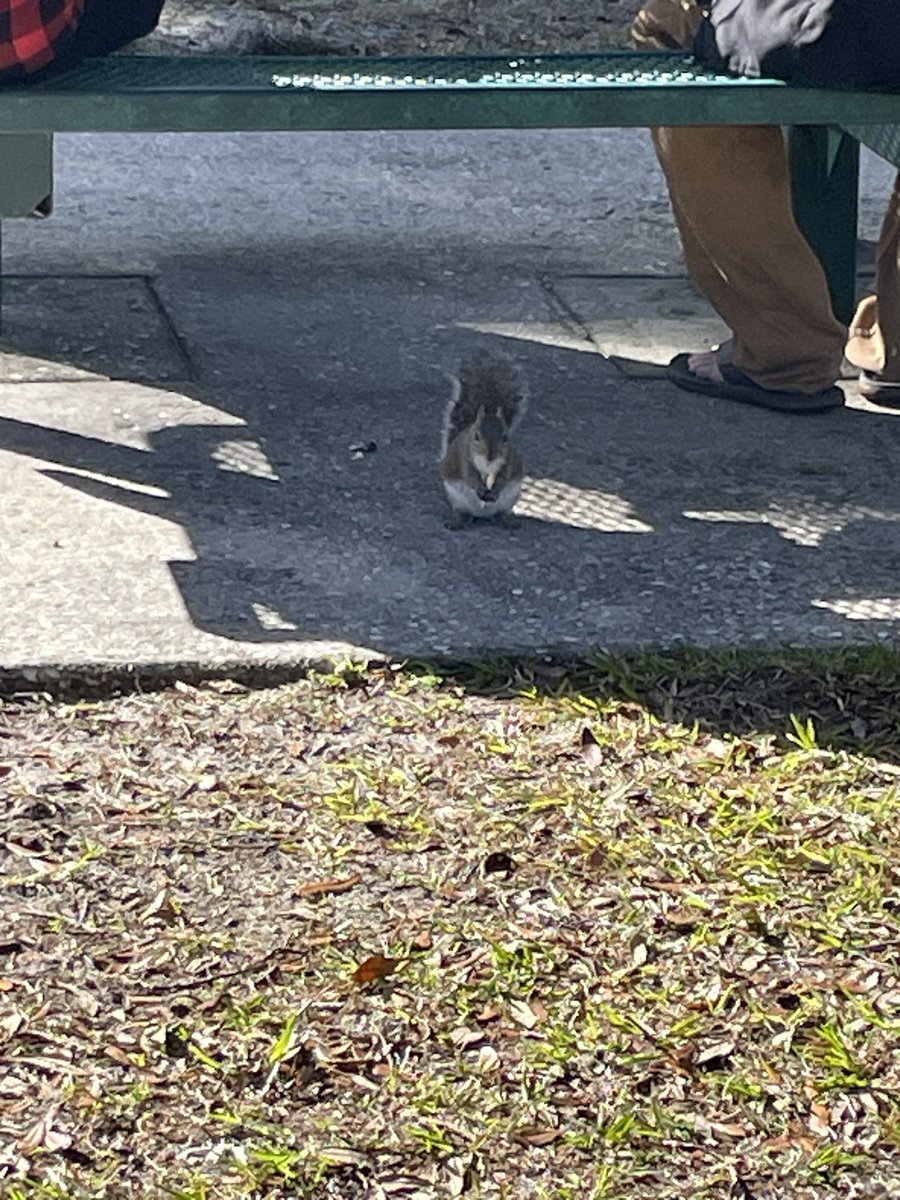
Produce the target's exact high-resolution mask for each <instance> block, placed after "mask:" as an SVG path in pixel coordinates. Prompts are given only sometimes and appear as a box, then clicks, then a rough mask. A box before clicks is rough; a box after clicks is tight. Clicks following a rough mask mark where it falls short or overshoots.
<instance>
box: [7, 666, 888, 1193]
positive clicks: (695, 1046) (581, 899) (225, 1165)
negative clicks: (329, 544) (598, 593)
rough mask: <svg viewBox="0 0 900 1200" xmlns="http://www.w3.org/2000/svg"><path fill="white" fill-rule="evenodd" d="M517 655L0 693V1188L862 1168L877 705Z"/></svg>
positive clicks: (883, 823) (881, 909)
mask: <svg viewBox="0 0 900 1200" xmlns="http://www.w3.org/2000/svg"><path fill="white" fill-rule="evenodd" d="M668 669H670V668H667V670H668ZM654 670H656V672H657V673H659V672H660V667H659V666H658V665H657V666H655V667H654ZM538 674H539V673H534V674H529V673H528V671H527V670H525V669H524V668H523V669H519V668H517V669H516V670H515V671H513V672H511V673H504V672H503V671H500V670H499V669H496V670H495V674H494V676H491V674H490V672H489V671H488V670H487V668H484V669H483V670H482V671H481V674H480V675H478V677H477V679H476V680H475V681H474V682H473V678H472V676H471V675H470V676H468V677H465V678H462V679H461V678H459V677H456V678H453V677H448V678H441V677H440V676H439V675H438V674H436V673H432V674H427V673H425V672H422V671H418V672H412V671H403V670H399V669H394V668H390V667H387V666H384V665H381V666H378V667H374V668H370V669H368V670H367V669H366V668H365V667H360V666H356V667H354V668H353V669H352V672H350V671H348V672H347V673H342V672H336V673H334V674H331V675H311V676H310V677H309V678H308V679H306V680H303V681H301V682H299V683H294V684H290V685H285V686H282V687H278V688H272V689H268V690H258V691H253V690H249V689H245V688H242V687H239V686H237V685H235V686H234V687H233V688H223V687H222V686H221V684H219V685H218V686H215V687H213V686H209V687H203V686H199V687H194V686H188V685H182V686H181V687H180V688H172V689H170V690H169V691H164V692H160V693H156V694H144V695H131V696H125V697H120V698H117V699H110V700H97V701H77V702H72V703H62V702H52V701H48V700H46V699H39V698H27V697H14V698H12V699H10V700H8V701H6V702H4V703H2V705H0V733H2V741H0V745H2V748H3V764H2V765H3V767H4V768H8V769H6V770H4V772H3V779H2V784H0V786H2V788H3V807H4V813H5V816H6V820H5V823H4V827H3V831H2V840H0V852H2V875H0V887H2V912H3V926H2V930H0V968H2V974H0V1195H3V1196H4V1197H9V1198H10V1200H32V1198H34V1200H37V1197H47V1196H50V1197H59V1198H61V1200H62V1198H64V1200H82V1198H88V1197H90V1198H91V1200H95V1198H96V1200H117V1198H118V1197H123V1196H147V1197H151V1196H152V1197H156V1196H161V1197H162V1196H169V1197H171V1196H176V1197H181V1198H183V1200H201V1198H205V1197H213V1196H214V1197H216V1198H217V1200H218V1198H222V1200H238V1198H242V1200H250V1198H251V1197H252V1198H256V1197H267V1198H268V1197H289V1196H300V1195H302V1196H316V1197H318V1196H322V1197H328V1196H336V1197H369V1196H372V1197H375V1196H390V1195H394V1196H409V1195H414V1194H416V1195H418V1194H421V1195H425V1196H443V1195H451V1196H453V1195H472V1196H485V1197H498V1198H499V1197H515V1198H519V1197H521V1198H523V1200H525V1198H531V1197H535V1198H542V1197H546V1198H548V1200H549V1198H551V1197H552V1198H555V1200H569V1198H579V1200H580V1198H582V1197H584V1198H587V1197H591V1198H593V1197H597V1198H599V1197H616V1198H622V1200H632V1198H634V1200H638V1198H640V1200H657V1198H659V1200H663V1198H666V1200H669V1198H671V1200H675V1198H676V1197H682V1196H689V1195H690V1196H692V1197H708V1198H709V1200H713V1198H714V1197H715V1198H716V1200H718V1198H719V1197H726V1196H744V1197H748V1196H749V1197H753V1198H755V1200H764V1198H768V1197H772V1198H774V1197H779V1200H780V1198H782V1197H783V1198H785V1200H794V1198H797V1200H811V1198H816V1200H820V1198H821V1200H825V1198H827V1197H832V1196H834V1197H855V1196H859V1197H866V1200H878V1198H879V1197H896V1196H897V1195H898V1188H897V1183H896V1181H897V1180H898V1179H900V1101H898V1097H900V1050H898V1042H900V1037H898V1035H900V920H898V916H900V850H898V838H897V836H896V830H897V828H898V827H900V799H898V772H897V769H896V767H895V765H894V762H892V761H889V760H890V759H891V758H896V754H895V750H896V746H897V740H896V739H895V738H893V735H888V734H886V733H885V720H886V719H887V718H885V717H884V716H879V715H878V712H884V713H887V712H889V711H890V705H888V704H887V703H886V706H885V708H884V709H883V710H878V712H876V711H875V710H876V709H877V708H878V706H877V705H876V706H875V708H874V709H873V706H872V703H871V701H872V695H871V692H869V693H868V694H867V710H866V711H867V713H868V714H869V715H868V718H867V729H868V730H869V732H870V734H871V731H872V730H873V729H880V730H881V732H880V734H879V736H880V737H881V741H880V743H879V747H880V750H881V753H880V754H879V753H878V752H877V749H878V747H876V746H875V745H874V744H873V746H872V747H871V750H872V752H870V753H868V754H863V753H857V752H851V751H848V750H846V749H843V748H837V749H829V748H827V742H828V738H827V736H826V733H827V731H826V730H824V729H823V728H822V726H821V722H820V724H819V726H818V727H817V726H816V725H815V724H814V723H813V724H808V723H807V717H806V714H804V716H803V721H802V722H800V723H797V724H795V723H792V722H791V720H790V711H791V710H788V709H784V711H783V712H782V714H781V716H780V718H779V717H778V716H777V714H776V721H777V722H778V727H779V728H780V729H781V733H782V736H781V737H780V738H776V737H775V736H774V735H773V733H772V732H771V728H772V725H773V723H774V722H773V720H772V719H771V717H772V713H771V709H770V710H769V718H770V719H769V720H768V721H767V723H766V726H765V728H764V729H763V731H761V732H759V731H754V730H753V729H752V728H747V723H746V721H741V722H739V721H737V720H736V721H735V722H734V724H735V733H733V734H732V733H730V732H729V731H728V730H727V728H723V725H725V724H727V722H723V721H720V722H719V728H717V730H716V732H715V734H710V733H707V732H704V730H703V728H702V727H701V725H700V724H699V723H698V722H697V721H689V722H685V721H683V720H682V721H679V720H678V719H677V717H676V714H675V713H671V714H669V715H668V716H666V715H662V716H661V715H659V714H658V713H654V712H653V711H651V706H649V705H648V706H644V705H643V704H641V703H639V702H637V701H636V700H635V698H634V697H633V696H632V695H630V694H629V692H625V698H616V697H615V696H614V695H611V694H610V689H608V688H605V687H599V686H593V684H592V680H594V682H596V678H595V677H598V672H597V671H596V669H595V670H594V673H593V674H592V673H591V671H589V670H588V669H587V668H584V669H580V670H579V669H577V668H574V667H572V668H567V669H566V671H565V672H554V673H551V674H550V675H549V676H548V675H547V673H546V672H544V673H543V675H542V676H541V677H540V678H539V677H538ZM778 686H779V687H782V686H784V681H783V673H782V675H781V676H779V682H778ZM685 692H690V686H689V683H688V681H685V684H684V687H683V688H682V694H683V693H685ZM660 694H661V695H663V696H665V697H671V696H672V695H673V694H674V693H673V692H672V689H671V687H670V686H668V684H667V685H666V686H665V687H663V686H660ZM710 694H711V693H710ZM696 698H697V693H696V691H695V692H694V693H693V699H692V700H690V703H696ZM750 699H752V700H753V702H754V703H757V704H758V705H762V704H763V698H762V696H761V694H757V695H755V696H754V697H752V698H750ZM852 701H853V697H852V696H849V695H847V696H844V697H843V698H842V711H848V712H854V711H856V708H855V707H854V705H853V703H852ZM666 703H668V701H666ZM757 711H761V710H760V709H759V708H758V709H757ZM873 712H874V713H875V715H874V716H873ZM800 727H802V729H803V730H804V745H803V746H800V745H798V744H796V741H793V742H792V741H790V740H789V738H790V736H791V735H792V731H794V730H796V729H797V728H800ZM585 730H588V731H589V733H590V736H586V734H585ZM852 732H853V731H852V730H851V731H850V734H851V735H852ZM817 739H818V740H817ZM287 746H291V747H293V749H292V750H291V751H290V752H289V753H286V750H285V748H286V747H287ZM595 746H596V749H594V748H593V747H595ZM823 747H825V748H823ZM388 831H389V833H390V836H387V833H388ZM489 864H490V865H489Z"/></svg>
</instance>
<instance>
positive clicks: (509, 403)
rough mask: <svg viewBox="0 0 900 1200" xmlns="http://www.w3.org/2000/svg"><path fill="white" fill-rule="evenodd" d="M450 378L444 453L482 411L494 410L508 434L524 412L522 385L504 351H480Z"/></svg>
mask: <svg viewBox="0 0 900 1200" xmlns="http://www.w3.org/2000/svg"><path fill="white" fill-rule="evenodd" d="M450 378H451V382H452V385H453V390H452V394H451V396H450V401H449V403H448V404H447V410H446V412H445V414H444V437H443V450H444V452H446V449H447V447H448V446H449V445H450V443H451V442H452V441H453V439H454V438H455V437H456V436H457V434H459V433H460V432H461V431H462V430H463V429H468V428H470V427H471V426H472V425H474V424H475V422H476V421H477V420H478V416H479V413H480V412H482V411H487V412H494V413H496V415H497V416H498V417H499V418H500V420H501V421H502V422H503V424H504V425H505V426H506V431H507V433H512V432H513V430H514V429H515V428H516V426H517V425H518V424H519V422H520V421H521V420H522V417H523V416H524V415H525V409H526V407H527V405H528V397H527V394H526V391H525V385H524V382H523V380H522V377H521V375H520V374H519V371H518V369H517V368H516V366H515V364H514V363H513V362H512V361H511V360H510V359H509V358H507V357H506V355H505V354H498V353H496V352H494V351H489V350H482V351H479V353H477V354H476V355H474V356H473V357H472V358H469V359H467V360H466V361H465V362H464V363H463V364H462V366H461V367H460V369H459V371H458V373H457V374H456V375H453V376H451V377H450Z"/></svg>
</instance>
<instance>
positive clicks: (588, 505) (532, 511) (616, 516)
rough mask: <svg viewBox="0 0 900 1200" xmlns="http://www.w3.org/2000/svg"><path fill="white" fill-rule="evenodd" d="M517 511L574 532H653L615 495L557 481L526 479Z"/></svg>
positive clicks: (625, 501) (625, 502) (629, 506)
mask: <svg viewBox="0 0 900 1200" xmlns="http://www.w3.org/2000/svg"><path fill="white" fill-rule="evenodd" d="M516 512H518V513H519V514H521V515H522V516H524V517H533V518H534V519H535V520H537V521H553V522H556V523H557V524H560V525H570V526H572V528H574V529H593V530H597V531H598V532H601V533H652V532H653V529H652V527H651V526H650V525H647V524H646V523H645V522H644V521H641V520H639V519H638V518H637V517H636V516H635V515H634V511H633V509H632V506H631V505H630V504H629V503H628V501H627V500H623V499H622V498H621V496H617V495H616V494H615V493H614V492H601V491H597V490H596V489H594V488H580V487H573V486H572V485H571V484H569V483H562V482H560V480H558V479H534V478H531V477H527V478H526V480H525V485H524V487H523V489H522V499H521V500H520V501H519V503H518V505H517V506H516Z"/></svg>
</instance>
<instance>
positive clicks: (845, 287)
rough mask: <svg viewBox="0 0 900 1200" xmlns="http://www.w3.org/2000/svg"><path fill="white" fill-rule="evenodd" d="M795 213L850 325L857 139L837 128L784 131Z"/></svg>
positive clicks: (853, 294)
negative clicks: (789, 158)
mask: <svg viewBox="0 0 900 1200" xmlns="http://www.w3.org/2000/svg"><path fill="white" fill-rule="evenodd" d="M788 146H789V149H790V157H791V183H792V186H793V195H794V213H795V215H796V217H797V224H798V225H799V226H800V228H801V229H802V230H803V233H804V234H805V235H806V240H807V241H808V242H809V244H810V245H811V246H812V248H813V250H815V252H816V254H817V255H818V257H819V261H820V262H821V263H822V266H823V267H824V268H825V274H826V275H827V276H828V287H829V290H830V291H831V305H832V308H833V309H834V314H835V316H836V317H837V319H838V320H839V321H842V322H843V323H844V324H848V323H849V321H850V318H851V317H852V316H853V312H854V309H855V307H856V237H857V206H858V202H859V142H857V140H856V138H852V137H850V135H849V134H846V133H843V132H841V130H839V129H829V128H825V127H822V126H817V125H795V126H793V127H792V128H791V129H790V130H789V131H788Z"/></svg>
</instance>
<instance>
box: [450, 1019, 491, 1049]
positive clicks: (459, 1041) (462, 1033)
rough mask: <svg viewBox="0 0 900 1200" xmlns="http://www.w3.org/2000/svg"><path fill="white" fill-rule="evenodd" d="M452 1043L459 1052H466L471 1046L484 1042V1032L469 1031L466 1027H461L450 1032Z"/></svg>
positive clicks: (477, 1030) (479, 1030)
mask: <svg viewBox="0 0 900 1200" xmlns="http://www.w3.org/2000/svg"><path fill="white" fill-rule="evenodd" d="M450 1041H451V1042H452V1043H453V1045H454V1046H456V1048H457V1049H458V1050H465V1049H466V1048H467V1047H469V1046H474V1045H475V1044H476V1043H478V1042H483V1041H484V1032H483V1031H482V1030H481V1029H469V1028H468V1027H467V1026H466V1025H460V1026H458V1027H457V1028H456V1029H452V1030H451V1031H450Z"/></svg>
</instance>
